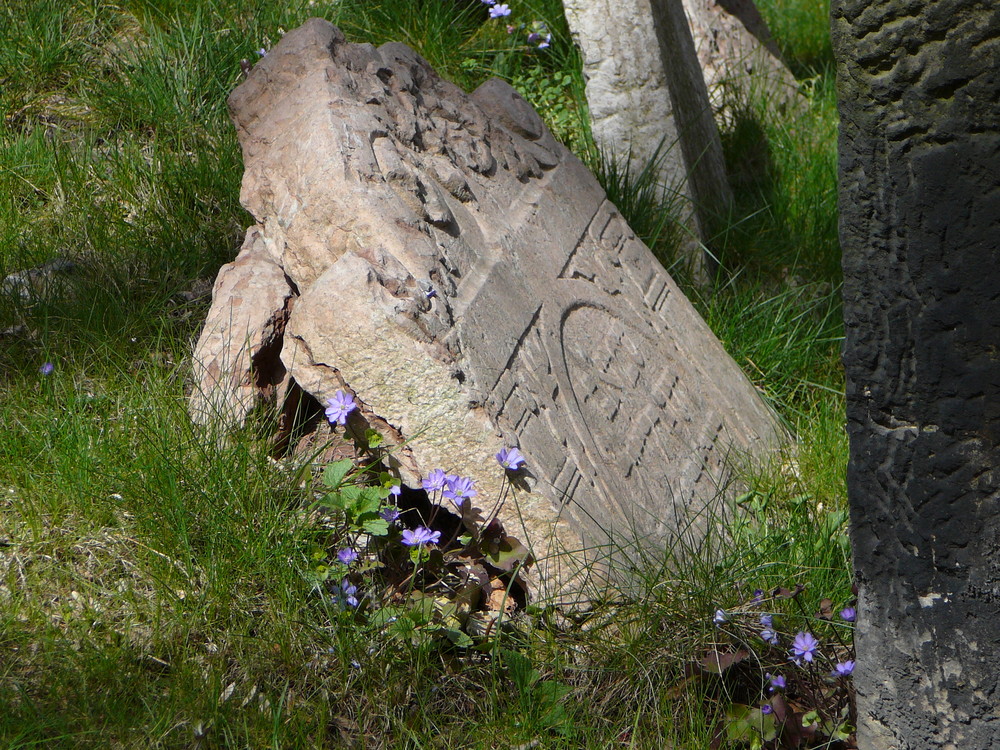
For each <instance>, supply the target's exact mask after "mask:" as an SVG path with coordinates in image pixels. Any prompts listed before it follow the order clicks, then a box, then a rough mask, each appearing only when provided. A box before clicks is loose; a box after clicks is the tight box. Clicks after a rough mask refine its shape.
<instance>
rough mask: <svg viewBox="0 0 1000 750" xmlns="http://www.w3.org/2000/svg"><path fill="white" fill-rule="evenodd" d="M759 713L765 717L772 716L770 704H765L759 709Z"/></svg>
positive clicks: (772, 710) (772, 711)
mask: <svg viewBox="0 0 1000 750" xmlns="http://www.w3.org/2000/svg"><path fill="white" fill-rule="evenodd" d="M760 712H761V713H762V714H764V715H765V716H767V715H768V714H773V713H774V709H773V708H772V707H771V704H770V703H765V704H764V705H763V706H761V707H760Z"/></svg>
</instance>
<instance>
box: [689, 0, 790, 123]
mask: <svg viewBox="0 0 1000 750" xmlns="http://www.w3.org/2000/svg"><path fill="white" fill-rule="evenodd" d="M683 2H684V11H685V13H686V14H687V18H688V22H689V24H690V26H691V36H692V37H693V38H694V48H695V51H696V52H697V54H698V61H699V63H701V70H702V73H703V74H704V76H705V85H706V86H707V87H708V96H709V99H710V100H711V102H712V107H713V109H714V110H715V111H716V113H717V119H719V118H722V119H723V120H724V119H725V118H727V117H730V116H731V114H732V112H731V106H732V103H733V101H734V100H735V101H740V100H743V101H746V100H748V99H751V98H752V97H765V98H766V99H767V100H768V101H769V102H770V103H771V104H772V105H778V106H779V107H783V108H785V109H786V110H794V109H796V108H798V107H799V106H800V105H801V103H802V102H803V99H802V96H801V95H800V94H799V91H798V83H797V81H796V80H795V76H793V75H792V72H791V71H790V70H789V69H788V67H787V66H786V65H785V64H784V62H782V60H781V53H780V52H779V50H778V45H777V44H775V42H774V40H773V39H772V38H771V32H770V30H769V29H768V27H767V22H766V21H764V18H763V17H762V16H761V15H760V11H758V10H757V6H756V5H755V4H754V2H753V0H683Z"/></svg>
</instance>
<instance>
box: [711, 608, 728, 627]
mask: <svg viewBox="0 0 1000 750" xmlns="http://www.w3.org/2000/svg"><path fill="white" fill-rule="evenodd" d="M728 619H729V615H727V614H726V610H724V609H717V610H715V614H714V615H713V616H712V622H714V623H715V625H716V627H718V626H719V625H721V624H722V623H724V622H726V621H727V620H728Z"/></svg>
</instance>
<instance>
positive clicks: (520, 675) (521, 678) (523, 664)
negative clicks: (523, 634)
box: [503, 651, 541, 697]
mask: <svg viewBox="0 0 1000 750" xmlns="http://www.w3.org/2000/svg"><path fill="white" fill-rule="evenodd" d="M503 661H504V664H506V665H507V672H508V674H510V679H511V680H512V681H513V683H514V684H515V685H517V689H518V692H520V693H521V695H522V696H524V697H527V695H528V692H529V691H530V690H531V686H532V685H534V684H535V683H536V682H538V680H539V678H540V677H541V675H540V674H539V673H538V670H537V669H535V668H534V667H532V666H531V660H530V659H528V657H527V656H525V655H524V654H522V653H520V652H518V651H504V652H503Z"/></svg>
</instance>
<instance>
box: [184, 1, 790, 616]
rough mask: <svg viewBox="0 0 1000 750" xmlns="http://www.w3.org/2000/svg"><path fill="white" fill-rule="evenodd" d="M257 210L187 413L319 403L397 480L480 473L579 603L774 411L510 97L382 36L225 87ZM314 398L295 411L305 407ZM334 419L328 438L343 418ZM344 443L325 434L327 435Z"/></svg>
mask: <svg viewBox="0 0 1000 750" xmlns="http://www.w3.org/2000/svg"><path fill="white" fill-rule="evenodd" d="M229 106H230V113H231V116H232V119H233V121H234V123H235V125H236V128H237V132H238V134H239V139H240V143H241V146H242V149H243V157H244V164H245V173H244V178H243V188H242V192H241V199H242V202H243V204H244V206H246V207H247V208H248V210H250V211H251V212H252V213H253V215H254V217H255V218H256V219H257V222H258V223H257V225H256V226H254V227H251V229H250V230H249V231H248V235H247V241H246V243H244V246H243V249H242V250H241V251H240V255H239V257H238V258H237V260H236V261H235V262H234V263H233V264H230V265H229V266H226V267H225V268H224V269H223V271H222V272H221V273H220V276H219V280H218V281H217V282H216V286H215V291H214V295H213V304H212V309H211V311H210V313H209V317H208V321H207V322H206V326H205V331H204V333H203V334H202V337H201V339H200V340H199V342H198V345H197V347H196V350H195V371H196V373H197V374H198V383H199V386H200V387H199V388H198V389H197V390H196V392H195V394H194V395H193V397H192V414H193V416H194V417H195V419H197V420H198V421H200V422H203V423H205V422H209V421H212V420H214V419H215V418H216V417H222V418H225V419H226V420H228V422H229V423H230V424H236V423H239V422H240V421H241V420H242V419H243V418H245V415H246V414H247V413H248V412H249V410H250V409H251V408H252V407H253V404H254V403H255V401H256V400H258V399H261V398H266V397H269V396H271V395H273V396H275V397H277V398H278V399H279V403H280V400H281V399H284V403H285V409H286V413H285V417H286V420H293V419H295V418H296V414H299V415H302V414H311V415H312V418H313V420H314V422H313V423H315V417H316V414H317V413H318V412H321V411H322V406H323V405H325V403H326V402H327V400H328V399H329V398H331V397H332V396H333V395H334V394H335V393H336V392H337V391H338V390H341V389H346V390H347V391H349V392H350V393H351V394H352V395H353V396H354V398H355V400H356V402H357V403H358V405H359V409H358V411H357V412H356V414H355V413H352V416H351V420H355V419H356V420H360V422H357V423H356V424H358V425H360V424H363V425H365V426H368V427H371V428H373V429H376V430H378V431H379V432H380V433H381V434H382V435H383V438H384V440H385V445H386V446H388V447H389V449H390V451H391V461H392V463H393V468H394V470H395V471H397V472H398V473H399V475H400V476H401V478H402V479H403V481H404V483H405V484H407V485H408V486H410V487H415V488H417V487H420V484H421V480H422V479H424V478H425V477H426V476H427V475H428V473H429V472H430V471H432V470H434V469H444V470H446V471H448V472H452V473H455V474H459V475H463V476H470V477H473V478H475V479H476V480H477V481H478V485H477V487H478V490H479V498H481V499H482V501H483V502H482V503H481V504H482V505H483V506H486V507H488V506H489V505H490V504H491V503H492V501H493V500H494V499H495V498H497V497H499V496H500V493H501V490H502V487H503V484H504V481H505V480H504V476H505V475H504V471H503V470H502V468H501V467H500V466H499V465H498V464H497V463H496V461H495V460H494V459H493V456H494V455H495V454H496V453H497V452H498V451H499V450H500V449H501V448H503V447H505V446H506V447H518V448H519V449H520V452H521V453H522V454H523V455H524V457H525V462H526V468H525V469H523V470H522V473H521V474H520V475H519V480H518V482H517V485H516V488H515V491H514V492H513V493H509V494H508V496H507V500H506V501H505V503H504V504H503V506H502V507H501V508H500V511H499V517H500V520H501V521H502V523H503V524H504V526H505V527H506V529H507V530H508V532H509V533H511V534H513V535H515V536H517V537H518V538H520V539H522V540H524V541H526V542H527V543H528V544H529V545H530V546H531V548H532V551H533V553H534V557H535V559H536V560H537V561H538V564H537V572H538V574H539V578H538V579H537V581H536V590H535V593H536V595H545V594H546V593H557V592H558V593H563V594H567V595H569V596H578V595H579V593H580V591H581V586H582V585H583V581H584V580H585V579H586V578H587V577H588V576H591V575H592V574H597V573H598V570H597V569H596V568H594V567H592V564H593V562H594V560H596V559H597V558H600V557H602V556H607V554H608V549H609V547H608V545H610V544H612V543H621V542H624V541H626V540H634V539H635V538H638V539H640V540H641V543H643V544H646V545H661V544H665V543H668V542H669V540H670V539H671V538H675V537H677V536H679V535H686V534H691V535H694V536H697V535H698V534H699V533H700V532H701V529H702V528H703V524H704V516H705V514H706V513H708V512H717V511H721V508H722V506H723V503H724V501H723V500H722V493H721V490H722V489H723V488H725V487H726V486H727V483H728V482H729V477H730V474H729V462H730V461H734V460H737V459H743V458H746V457H747V456H750V455H755V456H757V457H760V456H762V455H763V454H765V453H766V452H768V451H770V450H771V449H772V448H774V447H775V446H776V445H777V444H778V443H779V442H780V437H781V429H780V428H779V427H778V425H777V422H776V420H775V418H774V416H773V414H772V413H771V412H770V411H769V410H768V408H767V407H766V406H765V405H764V403H763V402H762V401H761V399H760V398H759V397H758V395H757V393H756V392H755V390H754V388H753V386H752V385H751V384H750V382H749V381H748V380H747V379H746V377H745V376H744V375H743V373H742V372H741V371H740V370H739V368H738V367H737V366H736V364H735V363H734V362H733V361H732V359H731V358H730V357H729V356H728V355H727V354H726V353H725V351H724V350H723V348H722V346H721V345H720V344H719V342H718V341H717V340H716V339H715V337H714V336H713V335H712V333H711V331H710V330H709V329H708V327H707V326H706V325H705V323H704V322H703V321H702V320H701V319H700V318H699V317H698V315H697V313H696V312H695V311H694V309H693V308H692V307H691V305H690V304H689V302H688V301H687V300H686V299H685V298H684V296H683V294H681V292H680V291H679V290H678V288H677V287H676V285H675V284H674V282H673V281H672V280H671V279H670V277H669V276H668V275H667V274H666V272H665V271H664V270H663V268H662V266H661V265H660V264H659V263H658V262H657V261H656V260H655V258H654V257H653V256H652V254H651V253H650V251H649V250H648V249H647V248H646V247H645V246H644V245H643V244H642V243H641V242H640V241H639V240H638V239H637V238H636V237H635V235H634V234H633V233H632V231H631V230H630V229H629V227H628V226H627V224H626V223H625V221H624V220H623V219H622V217H621V215H620V214H619V213H618V211H617V210H616V209H615V207H614V206H613V205H612V204H611V203H609V202H608V200H607V198H606V196H605V195H604V193H603V191H602V190H601V188H600V186H599V185H598V183H597V181H596V180H595V178H594V177H593V176H592V175H591V174H590V173H589V172H588V171H587V169H586V168H585V167H584V166H583V165H582V164H581V163H580V161H579V160H578V159H576V157H574V156H573V155H572V154H571V153H570V152H569V151H567V150H566V149H565V148H564V147H563V146H562V145H560V144H559V143H558V142H557V141H556V140H555V139H554V138H553V137H552V135H551V134H550V133H549V131H548V129H547V128H546V127H545V125H544V123H543V122H542V120H541V118H540V117H539V116H538V115H537V113H535V112H534V111H533V110H532V109H531V108H530V107H529V106H528V105H527V103H526V102H525V101H524V100H523V99H522V98H521V97H520V96H519V95H518V94H517V92H516V91H514V89H512V88H511V87H510V86H508V85H507V84H505V83H503V82H501V81H496V80H494V81H489V82H487V83H486V84H484V85H483V86H481V87H480V88H479V89H478V90H477V91H475V92H474V93H472V94H465V93H464V92H462V91H461V90H460V89H458V88H457V87H456V86H454V85H453V84H451V83H448V82H447V81H444V80H442V79H441V78H440V77H438V76H437V75H436V74H435V72H434V71H433V70H432V69H431V68H430V66H429V65H428V63H427V62H426V61H425V60H423V59H422V58H421V57H419V56H418V55H417V54H416V53H414V52H413V51H412V50H410V49H409V48H408V47H405V46H403V45H401V44H386V45H383V46H382V47H379V48H377V49H376V48H374V47H372V46H370V45H362V44H349V43H347V42H346V41H345V39H344V37H343V35H342V34H341V33H340V31H339V30H337V29H336V28H335V27H333V26H331V25H330V24H329V23H327V22H326V21H322V20H319V19H313V20H311V21H308V22H307V23H306V24H304V25H303V26H302V27H300V28H298V29H296V30H294V31H292V32H289V33H288V34H286V35H285V37H284V38H283V39H282V40H281V42H280V43H279V44H278V45H277V46H275V47H274V49H272V50H271V51H269V52H268V54H267V56H266V57H264V58H263V59H261V60H260V61H259V62H258V63H257V65H256V66H255V67H254V68H253V70H252V71H251V73H250V75H249V77H248V78H247V80H246V81H245V82H243V83H242V84H241V85H240V86H239V87H238V88H237V89H236V90H235V91H234V92H233V94H232V96H231V97H230V100H229ZM308 404H311V405H312V406H311V408H306V407H307V406H308ZM351 424H352V423H351V421H350V420H349V422H348V427H349V428H350V427H351ZM338 429H341V428H338Z"/></svg>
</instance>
